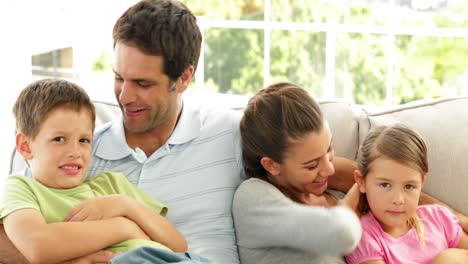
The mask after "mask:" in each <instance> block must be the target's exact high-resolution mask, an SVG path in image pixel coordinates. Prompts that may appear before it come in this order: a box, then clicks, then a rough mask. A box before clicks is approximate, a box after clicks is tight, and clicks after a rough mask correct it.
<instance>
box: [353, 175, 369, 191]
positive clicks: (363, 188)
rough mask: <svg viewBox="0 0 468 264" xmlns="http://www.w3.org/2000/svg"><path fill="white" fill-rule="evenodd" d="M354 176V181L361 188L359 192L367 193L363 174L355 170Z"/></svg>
mask: <svg viewBox="0 0 468 264" xmlns="http://www.w3.org/2000/svg"><path fill="white" fill-rule="evenodd" d="M353 176H354V181H355V182H356V183H357V185H358V186H359V191H360V192H361V193H366V185H365V181H364V178H363V177H362V175H361V172H360V171H359V170H355V171H354V172H353Z"/></svg>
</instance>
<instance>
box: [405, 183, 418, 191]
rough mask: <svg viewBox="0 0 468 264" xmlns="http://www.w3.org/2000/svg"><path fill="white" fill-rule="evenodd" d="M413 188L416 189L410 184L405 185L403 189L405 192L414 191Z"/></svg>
mask: <svg viewBox="0 0 468 264" xmlns="http://www.w3.org/2000/svg"><path fill="white" fill-rule="evenodd" d="M415 188H416V187H414V186H413V185H411V184H407V185H405V189H406V190H413V189H415Z"/></svg>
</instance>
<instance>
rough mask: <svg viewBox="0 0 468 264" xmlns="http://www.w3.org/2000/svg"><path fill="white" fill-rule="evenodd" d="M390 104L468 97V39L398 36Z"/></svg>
mask: <svg viewBox="0 0 468 264" xmlns="http://www.w3.org/2000/svg"><path fill="white" fill-rule="evenodd" d="M395 50H396V51H395V64H394V71H393V72H394V78H393V79H394V80H393V103H395V104H400V103H405V102H409V101H412V100H417V99H426V98H436V97H441V96H457V95H463V94H465V95H466V94H468V87H467V83H468V81H467V80H468V39H462V38H444V37H419V36H399V37H397V38H396V45H395Z"/></svg>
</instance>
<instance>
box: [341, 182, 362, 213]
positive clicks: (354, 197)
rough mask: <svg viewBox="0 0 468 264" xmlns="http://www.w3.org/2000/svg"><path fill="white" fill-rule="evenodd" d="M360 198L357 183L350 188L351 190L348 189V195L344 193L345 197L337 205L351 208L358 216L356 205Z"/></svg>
mask: <svg viewBox="0 0 468 264" xmlns="http://www.w3.org/2000/svg"><path fill="white" fill-rule="evenodd" d="M360 197H361V192H360V191H359V187H358V185H357V183H355V184H353V186H351V189H349V191H348V193H346V196H345V197H344V198H343V199H342V200H340V201H338V205H343V206H347V207H349V208H351V209H352V210H353V211H354V212H355V213H356V214H357V215H359V212H358V204H359V198H360Z"/></svg>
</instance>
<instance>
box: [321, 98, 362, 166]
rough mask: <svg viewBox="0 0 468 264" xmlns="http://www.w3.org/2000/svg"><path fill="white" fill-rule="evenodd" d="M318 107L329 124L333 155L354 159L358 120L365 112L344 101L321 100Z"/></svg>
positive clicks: (356, 151) (356, 150) (356, 146)
mask: <svg viewBox="0 0 468 264" xmlns="http://www.w3.org/2000/svg"><path fill="white" fill-rule="evenodd" d="M320 107H321V108H322V111H323V114H324V116H325V118H326V119H327V121H328V124H329V125H330V130H331V132H332V136H333V147H334V149H335V155H336V156H340V157H345V158H348V159H352V160H355V159H356V157H357V153H358V149H359V134H360V132H359V131H360V128H359V124H360V122H361V121H360V120H362V119H365V118H366V114H365V112H364V111H363V110H362V109H361V108H359V107H357V106H356V105H353V104H350V103H348V102H346V101H336V100H335V101H321V102H320Z"/></svg>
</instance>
